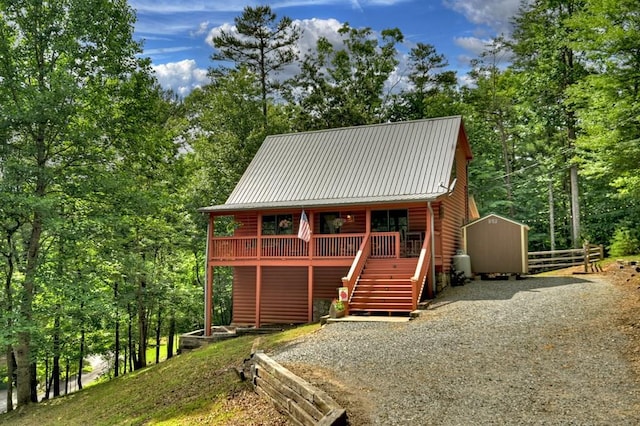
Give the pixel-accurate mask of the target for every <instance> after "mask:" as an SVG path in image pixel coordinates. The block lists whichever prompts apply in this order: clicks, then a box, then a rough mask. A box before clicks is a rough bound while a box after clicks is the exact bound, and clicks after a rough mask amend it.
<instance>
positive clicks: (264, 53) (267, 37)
mask: <svg viewBox="0 0 640 426" xmlns="http://www.w3.org/2000/svg"><path fill="white" fill-rule="evenodd" d="M276 20H277V16H276V14H275V13H274V12H273V11H272V10H271V7H270V6H256V7H251V6H247V7H245V8H244V11H243V12H242V14H240V16H237V17H236V18H235V19H234V21H235V24H236V25H235V30H236V31H237V34H235V32H233V31H231V30H227V29H221V30H220V32H219V34H218V35H215V36H214V37H213V38H212V40H211V41H212V42H213V45H214V46H215V48H216V49H217V51H216V52H215V53H214V54H213V55H212V59H213V60H214V61H231V62H234V63H235V64H236V68H242V67H244V68H246V69H248V70H250V71H251V72H253V73H255V75H256V76H257V78H258V81H259V82H260V93H261V96H262V115H263V117H264V119H265V120H267V96H268V94H269V93H271V91H272V90H273V88H274V87H276V86H277V82H276V80H275V79H274V78H273V74H274V73H276V72H278V71H280V70H282V68H283V67H284V66H285V65H287V64H290V63H292V62H293V61H295V60H296V59H297V58H298V52H297V50H296V46H295V45H296V42H297V41H298V40H299V39H300V34H301V33H300V29H299V28H298V27H297V26H296V25H295V24H294V23H293V21H292V20H291V18H288V17H286V16H285V17H283V18H281V19H280V20H279V21H277V22H276ZM212 74H213V75H220V72H219V70H215V69H214V70H212Z"/></svg>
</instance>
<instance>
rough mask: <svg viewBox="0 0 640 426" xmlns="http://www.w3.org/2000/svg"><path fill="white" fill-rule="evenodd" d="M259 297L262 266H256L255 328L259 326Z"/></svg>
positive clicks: (260, 294) (260, 295)
mask: <svg viewBox="0 0 640 426" xmlns="http://www.w3.org/2000/svg"><path fill="white" fill-rule="evenodd" d="M260 299H262V266H260V265H257V266H256V328H260Z"/></svg>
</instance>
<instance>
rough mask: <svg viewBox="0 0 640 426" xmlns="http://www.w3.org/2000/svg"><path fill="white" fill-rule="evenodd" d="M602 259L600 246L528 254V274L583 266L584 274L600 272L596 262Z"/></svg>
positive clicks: (602, 250) (587, 245) (588, 245)
mask: <svg viewBox="0 0 640 426" xmlns="http://www.w3.org/2000/svg"><path fill="white" fill-rule="evenodd" d="M602 259H604V248H603V247H602V245H595V244H585V245H584V246H583V247H582V248H579V249H568V250H553V251H533V252H529V272H530V273H531V272H533V273H536V272H542V271H549V270H553V269H562V268H569V267H572V266H580V265H582V266H584V272H585V273H587V272H595V271H598V270H600V266H599V265H598V262H600V261H601V260H602Z"/></svg>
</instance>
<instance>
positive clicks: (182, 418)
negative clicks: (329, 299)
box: [0, 324, 319, 425]
mask: <svg viewBox="0 0 640 426" xmlns="http://www.w3.org/2000/svg"><path fill="white" fill-rule="evenodd" d="M318 328H319V325H317V324H312V325H307V326H302V327H297V328H294V329H291V330H288V331H284V332H281V333H276V334H273V335H267V336H260V337H259V338H258V339H259V344H258V348H259V349H262V350H265V351H268V350H270V349H272V348H274V347H276V346H278V345H281V344H284V343H286V342H288V341H291V340H293V339H295V338H297V337H299V336H301V335H304V334H307V333H311V332H313V331H315V330H317V329H318ZM255 341H256V337H255V336H245V337H239V338H236V339H231V340H226V341H224V342H220V343H215V344H211V345H209V346H206V347H204V348H201V349H198V350H194V351H191V352H188V353H185V354H182V355H179V356H177V357H174V358H172V359H169V360H167V361H165V362H163V363H161V364H158V365H153V366H150V367H147V368H145V369H142V370H139V371H135V372H133V373H130V374H127V375H125V376H121V377H119V378H117V379H114V380H110V381H108V382H103V383H98V384H96V385H95V386H90V387H87V388H86V389H83V390H81V391H79V392H75V393H72V394H70V395H68V396H65V397H62V398H57V399H54V400H51V401H47V402H43V403H39V404H34V405H30V406H26V407H23V408H19V409H17V410H16V411H14V412H12V413H8V414H3V415H0V424H2V425H33V424H38V425H60V424H65V425H87V424H91V425H142V424H158V423H162V424H167V425H176V424H192V423H194V422H196V421H197V419H198V418H202V417H208V418H210V419H213V420H212V421H213V423H211V422H210V423H209V424H216V422H219V423H217V424H225V423H226V422H228V421H229V416H233V413H223V412H218V411H220V410H219V408H220V407H221V406H222V404H223V402H224V401H225V400H226V399H227V398H228V396H229V395H232V394H234V393H235V392H237V391H238V390H241V389H246V388H248V387H249V386H250V384H249V383H248V382H240V381H239V379H238V376H237V375H236V373H235V372H234V371H233V370H231V369H230V368H232V367H237V366H239V365H240V364H241V363H242V361H243V359H245V358H246V357H247V356H249V354H250V353H251V348H252V346H253V345H254V342H255ZM154 356H155V355H154ZM154 359H155V358H154ZM212 414H213V416H212Z"/></svg>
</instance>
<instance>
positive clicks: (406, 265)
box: [349, 258, 418, 314]
mask: <svg viewBox="0 0 640 426" xmlns="http://www.w3.org/2000/svg"><path fill="white" fill-rule="evenodd" d="M417 264H418V260H417V259H416V258H408V259H395V258H394V259H376V258H369V259H367V263H366V265H365V267H364V269H363V270H362V273H361V274H360V277H359V278H358V280H357V282H356V285H355V288H354V290H353V295H352V297H351V300H350V301H349V314H367V313H389V314H391V313H407V314H408V313H410V312H411V311H412V310H413V309H412V307H413V303H412V302H413V301H412V300H411V277H412V276H413V274H414V273H415V271H416V266H417Z"/></svg>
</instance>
